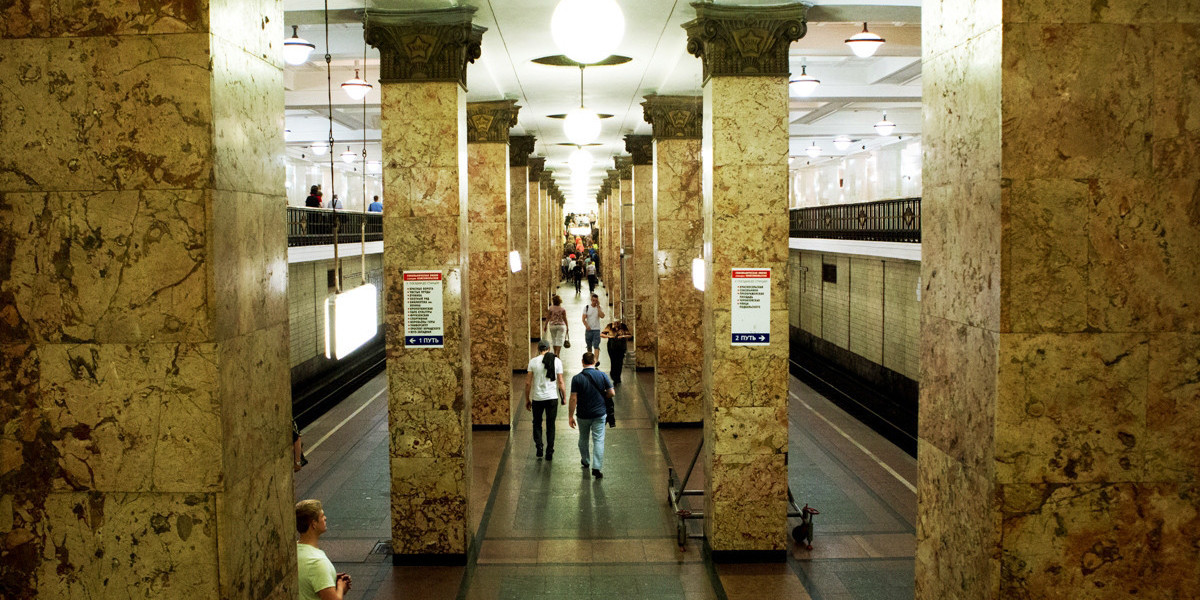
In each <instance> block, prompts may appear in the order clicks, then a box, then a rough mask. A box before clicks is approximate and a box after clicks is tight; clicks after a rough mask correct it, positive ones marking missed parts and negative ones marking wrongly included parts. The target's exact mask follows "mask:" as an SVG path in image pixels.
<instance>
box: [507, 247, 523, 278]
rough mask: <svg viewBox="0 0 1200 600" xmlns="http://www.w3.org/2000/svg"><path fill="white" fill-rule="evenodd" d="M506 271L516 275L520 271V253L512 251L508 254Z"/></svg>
mask: <svg viewBox="0 0 1200 600" xmlns="http://www.w3.org/2000/svg"><path fill="white" fill-rule="evenodd" d="M508 270H509V271H512V272H513V273H516V272H517V271H520V270H521V253H520V252H518V251H516V250H513V251H512V252H509V253H508Z"/></svg>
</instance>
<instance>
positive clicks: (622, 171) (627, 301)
mask: <svg viewBox="0 0 1200 600" xmlns="http://www.w3.org/2000/svg"><path fill="white" fill-rule="evenodd" d="M613 162H614V163H615V164H616V167H617V169H616V170H617V176H618V177H619V178H620V183H619V185H620V186H621V223H620V225H621V253H622V255H623V256H624V258H623V259H622V260H621V303H622V306H621V311H620V312H618V313H614V314H613V318H614V319H616V318H617V317H618V316H619V317H620V318H621V320H623V321H625V324H626V325H628V326H629V328H630V330H631V331H632V333H633V334H634V336H636V335H637V331H636V330H635V329H634V327H635V326H636V323H635V322H634V318H633V314H634V311H635V308H634V307H635V306H636V303H635V302H634V300H633V263H634V260H633V258H634V257H633V159H632V158H631V157H628V156H617V157H615V158H614V159H613ZM635 348H636V345H635V346H633V347H630V348H629V350H631V351H632V350H634V349H635Z"/></svg>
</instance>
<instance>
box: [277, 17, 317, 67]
mask: <svg viewBox="0 0 1200 600" xmlns="http://www.w3.org/2000/svg"><path fill="white" fill-rule="evenodd" d="M299 27H300V26H299V25H292V37H290V38H288V39H286V40H283V62H286V63H287V64H289V65H292V66H297V65H302V64H304V63H306V62H308V55H309V54H312V51H313V50H316V48H317V45H316V44H312V43H309V42H308V41H307V40H305V39H304V38H302V37H300V36H299V35H298V34H297V33H296V30H297V29H298V28H299Z"/></svg>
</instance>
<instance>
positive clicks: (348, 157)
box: [342, 146, 357, 165]
mask: <svg viewBox="0 0 1200 600" xmlns="http://www.w3.org/2000/svg"><path fill="white" fill-rule="evenodd" d="M355 158H357V156H355V154H354V153H353V152H351V151H350V146H346V151H345V152H343V153H342V162H344V163H346V164H348V165H352V164H354V159H355Z"/></svg>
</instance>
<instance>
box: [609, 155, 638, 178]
mask: <svg viewBox="0 0 1200 600" xmlns="http://www.w3.org/2000/svg"><path fill="white" fill-rule="evenodd" d="M613 163H614V164H615V165H616V166H617V169H616V171H617V173H619V174H620V177H621V179H633V157H632V156H614V157H613Z"/></svg>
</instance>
